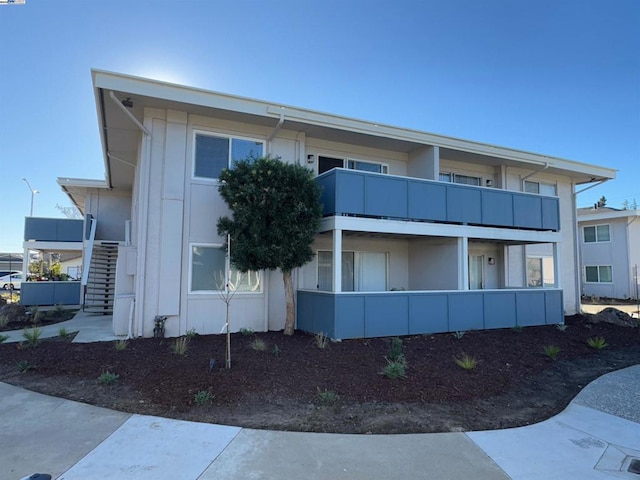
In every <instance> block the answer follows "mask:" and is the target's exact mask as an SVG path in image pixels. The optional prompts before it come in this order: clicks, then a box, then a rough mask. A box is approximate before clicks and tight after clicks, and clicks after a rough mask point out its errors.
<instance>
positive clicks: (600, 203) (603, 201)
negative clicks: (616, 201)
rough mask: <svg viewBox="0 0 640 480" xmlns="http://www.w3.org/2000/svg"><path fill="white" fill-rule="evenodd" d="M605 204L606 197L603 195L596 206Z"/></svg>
mask: <svg viewBox="0 0 640 480" xmlns="http://www.w3.org/2000/svg"><path fill="white" fill-rule="evenodd" d="M606 206H607V197H605V196H604V195H603V196H601V197H600V200H598V207H606Z"/></svg>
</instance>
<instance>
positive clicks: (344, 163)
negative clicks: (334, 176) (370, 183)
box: [318, 156, 389, 175]
mask: <svg viewBox="0 0 640 480" xmlns="http://www.w3.org/2000/svg"><path fill="white" fill-rule="evenodd" d="M332 168H348V169H350V170H360V171H362V172H373V173H389V167H388V166H387V165H385V164H383V163H376V162H365V161H362V160H351V159H344V158H332V157H322V156H321V157H318V175H320V174H321V173H324V172H328V171H329V170H331V169H332Z"/></svg>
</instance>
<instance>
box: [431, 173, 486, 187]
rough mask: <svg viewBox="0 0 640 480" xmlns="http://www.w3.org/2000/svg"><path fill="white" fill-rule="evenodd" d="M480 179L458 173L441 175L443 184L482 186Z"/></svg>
mask: <svg viewBox="0 0 640 480" xmlns="http://www.w3.org/2000/svg"><path fill="white" fill-rule="evenodd" d="M481 180H482V179H481V178H480V177H472V176H470V175H459V174H457V173H446V172H445V173H440V181H441V182H449V183H460V184H462V185H476V186H478V187H479V186H480V184H481Z"/></svg>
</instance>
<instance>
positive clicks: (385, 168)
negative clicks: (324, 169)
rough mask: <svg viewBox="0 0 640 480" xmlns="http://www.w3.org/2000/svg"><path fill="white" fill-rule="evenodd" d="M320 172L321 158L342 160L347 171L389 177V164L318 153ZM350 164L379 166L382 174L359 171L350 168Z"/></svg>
mask: <svg viewBox="0 0 640 480" xmlns="http://www.w3.org/2000/svg"><path fill="white" fill-rule="evenodd" d="M317 157H318V170H319V169H320V157H325V158H331V159H333V160H342V168H344V169H345V170H353V171H356V172H366V173H379V174H381V175H389V164H388V163H385V162H377V161H374V160H362V159H360V158H352V157H343V156H341V155H330V154H326V155H325V154H323V153H318V154H317ZM349 162H354V163H355V162H359V163H370V164H371V165H379V166H380V172H367V171H366V170H357V169H355V168H349Z"/></svg>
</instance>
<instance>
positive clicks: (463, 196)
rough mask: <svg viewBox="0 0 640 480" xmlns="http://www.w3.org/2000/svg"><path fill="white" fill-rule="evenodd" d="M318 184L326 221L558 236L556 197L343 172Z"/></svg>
mask: <svg viewBox="0 0 640 480" xmlns="http://www.w3.org/2000/svg"><path fill="white" fill-rule="evenodd" d="M316 182H318V184H319V185H320V186H321V187H322V195H321V202H322V204H323V214H324V216H333V215H354V216H362V217H374V218H393V219H400V220H412V221H424V222H441V223H457V224H468V225H479V226H487V227H506V228H521V229H531V230H552V231H558V230H560V212H559V202H558V198H556V197H545V196H543V195H535V194H530V193H523V192H513V191H508V190H499V189H495V188H485V187H475V186H470V185H459V184H455V183H445V182H438V181H434V180H422V179H418V178H409V177H397V176H391V175H384V174H378V173H368V172H361V171H356V170H346V169H342V168H335V169H333V170H331V171H329V172H325V173H323V174H322V175H320V176H318V177H317V178H316Z"/></svg>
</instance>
